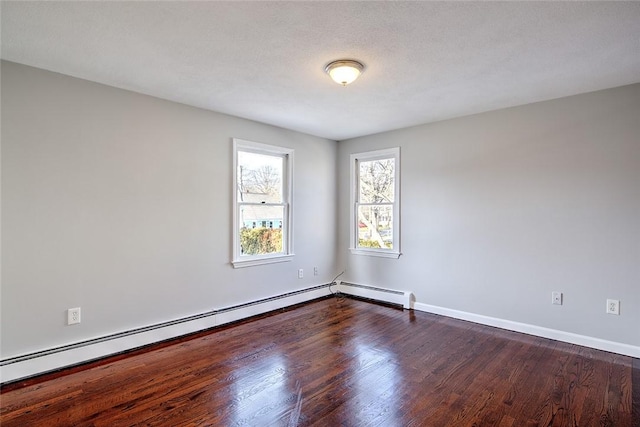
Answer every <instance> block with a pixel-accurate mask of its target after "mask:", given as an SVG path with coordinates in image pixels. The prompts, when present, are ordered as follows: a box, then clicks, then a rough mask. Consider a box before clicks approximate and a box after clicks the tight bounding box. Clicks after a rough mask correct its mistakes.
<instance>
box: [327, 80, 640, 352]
mask: <svg viewBox="0 0 640 427" xmlns="http://www.w3.org/2000/svg"><path fill="white" fill-rule="evenodd" d="M394 146H400V147H401V159H402V160H401V161H402V172H401V179H402V183H401V187H402V205H401V206H402V214H401V217H402V233H401V234H402V241H401V244H402V248H401V249H402V253H403V255H402V256H401V257H400V259H398V260H394V259H384V258H372V257H363V256H359V255H351V254H348V252H347V250H346V248H347V247H348V242H349V236H348V233H349V227H348V217H349V205H348V204H349V189H348V183H349V175H348V173H349V172H348V171H349V155H350V154H351V153H355V152H361V151H368V150H374V149H381V148H387V147H394ZM339 173H340V181H339V182H340V203H339V222H340V238H339V244H340V247H341V257H342V258H343V259H344V260H345V261H344V268H345V269H346V273H345V275H344V277H343V279H344V280H348V281H352V282H355V283H360V284H366V285H377V286H381V287H387V288H395V289H404V290H410V291H413V292H414V294H415V298H416V301H417V303H418V305H420V304H422V305H424V306H427V305H428V306H435V307H440V308H444V309H446V310H450V311H452V312H453V311H459V312H464V313H471V314H477V315H481V316H489V317H491V318H497V319H505V320H507V321H510V322H520V323H523V324H527V325H534V326H537V327H540V328H549V329H553V330H558V331H564V332H567V333H569V334H578V335H582V336H588V337H594V338H597V339H602V340H607V341H613V342H618V343H624V344H628V345H630V346H640V326H639V325H640V84H637V85H632V86H626V87H620V88H615V89H610V90H605V91H600V92H595V93H589V94H583V95H578V96H574V97H570V98H564V99H558V100H554V101H549V102H542V103H537V104H532V105H526V106H522V107H517V108H509V109H505V110H500V111H495V112H489V113H484V114H479V115H474V116H469V117H464V118H460V119H454V120H448V121H443V122H438V123H433V124H428V125H423V126H418V127H413V128H408V129H402V130H397V131H392V132H387V133H383V134H378V135H373V136H367V137H362V138H356V139H352V140H347V141H342V142H340V144H339ZM552 291H561V292H563V293H564V305H562V306H554V305H551V292H552ZM607 298H614V299H619V300H620V301H621V303H620V304H621V315H620V316H612V315H607V314H605V301H606V299H607Z"/></svg>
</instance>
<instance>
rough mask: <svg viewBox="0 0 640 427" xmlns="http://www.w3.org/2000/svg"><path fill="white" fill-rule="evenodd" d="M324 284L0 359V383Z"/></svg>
mask: <svg viewBox="0 0 640 427" xmlns="http://www.w3.org/2000/svg"><path fill="white" fill-rule="evenodd" d="M329 294H330V292H329V288H328V285H321V286H316V287H313V288H309V289H303V290H300V291H295V292H291V293H288V294H284V295H278V296H274V297H271V298H265V299H262V300H258V301H254V302H250V303H246V304H240V305H237V306H234V307H229V308H224V309H220V310H213V311H211V312H207V313H201V314H198V315H195V316H190V317H187V318H183V319H176V320H173V321H169V322H165V323H161V324H157V325H151V326H147V327H143V328H138V329H134V330H130V331H124V332H120V333H117V334H112V335H109V336H104V337H98V338H95V339H91V340H85V341H82V342H77V343H71V344H67V345H63V346H59V347H56V348H50V349H45V350H42V351H38V352H34V353H29V354H24V355H21V356H16V357H11V358H7V359H4V360H0V383H3V384H4V383H8V382H13V381H17V380H20V379H24V378H28V377H33V376H35V375H40V374H43V373H46V372H51V371H55V370H58V369H61V368H64V367H69V366H73V365H78V364H80V363H86V362H90V361H92V360H96V359H100V358H103V357H106V356H110V355H113V354H117V353H121V352H123V351H127V350H133V349H136V348H139V347H143V346H145V345H148V344H153V343H156V342H160V341H164V340H167V339H171V338H177V337H180V336H182V335H187V334H190V333H193V332H198V331H202V330H205V329H209V328H213V327H216V326H220V325H224V324H226V323H230V322H234V321H237V320H241V319H246V318H248V317H251V316H255V315H258V314H262V313H267V312H269V311H273V310H278V309H280V308H284V307H288V306H290V305H294V304H299V303H302V302H306V301H310V300H313V299H316V298H321V297H323V296H326V295H329Z"/></svg>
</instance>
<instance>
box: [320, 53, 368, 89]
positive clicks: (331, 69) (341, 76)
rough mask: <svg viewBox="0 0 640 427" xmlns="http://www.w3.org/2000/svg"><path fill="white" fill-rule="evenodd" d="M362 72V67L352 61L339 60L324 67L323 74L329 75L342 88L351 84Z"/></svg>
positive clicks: (360, 64)
mask: <svg viewBox="0 0 640 427" xmlns="http://www.w3.org/2000/svg"><path fill="white" fill-rule="evenodd" d="M363 70H364V65H362V63H360V62H358V61H354V60H352V59H340V60H338V61H333V62H330V63H329V64H327V66H326V67H324V71H325V73H327V74H329V76H331V78H332V79H333V81H334V82H336V83H338V84H340V85H342V86H346V85H348V84H349V83H352V82H353V81H354V80H355V79H357V78H358V77H359V76H360V74H361V73H362V71H363Z"/></svg>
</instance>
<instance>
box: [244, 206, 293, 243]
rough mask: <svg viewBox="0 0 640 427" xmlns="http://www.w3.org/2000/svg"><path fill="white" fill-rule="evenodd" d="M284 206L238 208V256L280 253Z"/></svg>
mask: <svg viewBox="0 0 640 427" xmlns="http://www.w3.org/2000/svg"><path fill="white" fill-rule="evenodd" d="M283 221H284V206H260V205H241V206H240V255H267V254H274V253H281V252H283V250H282V227H283V225H284V222H283Z"/></svg>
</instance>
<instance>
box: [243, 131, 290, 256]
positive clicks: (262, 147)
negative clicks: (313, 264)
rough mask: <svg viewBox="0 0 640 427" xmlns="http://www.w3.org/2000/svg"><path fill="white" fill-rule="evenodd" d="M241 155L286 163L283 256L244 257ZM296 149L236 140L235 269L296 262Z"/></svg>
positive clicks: (278, 254)
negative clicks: (239, 190)
mask: <svg viewBox="0 0 640 427" xmlns="http://www.w3.org/2000/svg"><path fill="white" fill-rule="evenodd" d="M238 151H246V152H251V153H256V154H264V155H269V156H278V157H282V158H283V159H284V161H283V167H282V169H283V170H282V175H283V176H282V204H283V205H284V216H283V224H282V246H283V247H282V252H280V253H277V254H266V255H241V253H240V252H241V248H240V205H241V202H240V201H239V200H238ZM292 201H293V149H290V148H284V147H278V146H275V145H268V144H262V143H259V142H253V141H247V140H244V139H239V138H233V232H232V234H233V256H232V261H231V264H232V265H233V267H234V268H242V267H251V266H254V265H264V264H273V263H277V262H286V261H291V260H292V259H293V256H294V253H293V203H292Z"/></svg>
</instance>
